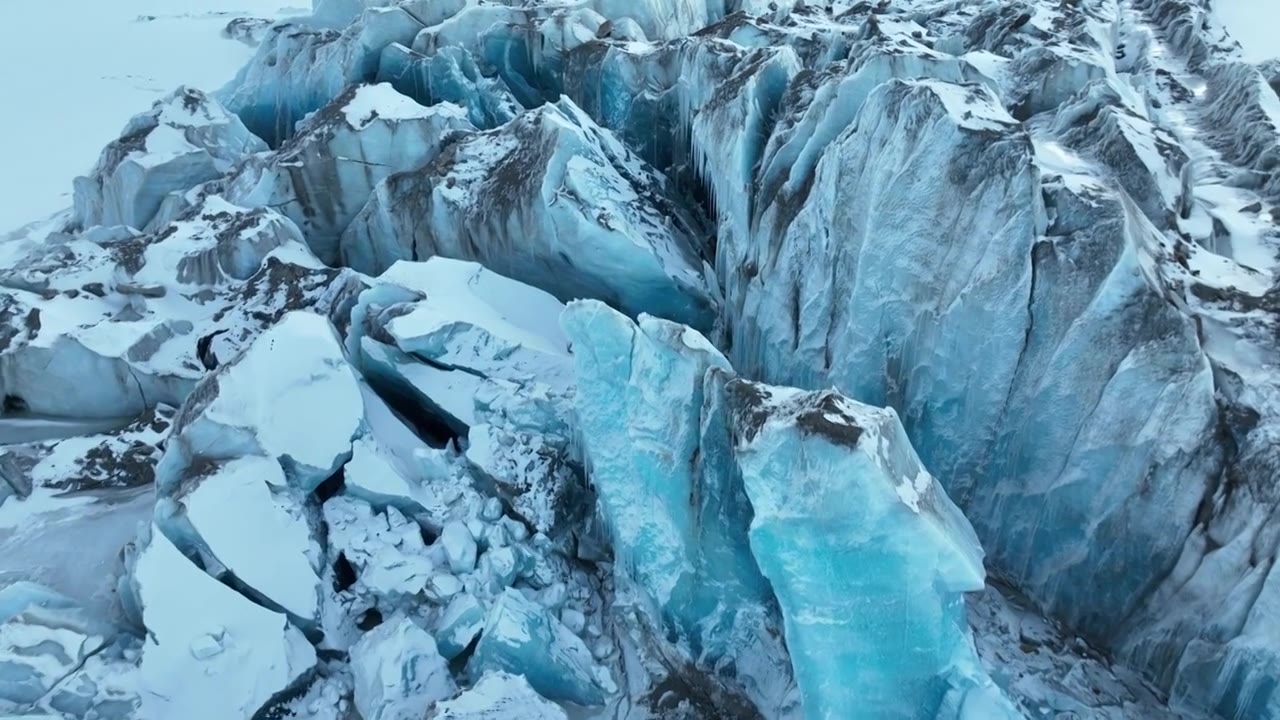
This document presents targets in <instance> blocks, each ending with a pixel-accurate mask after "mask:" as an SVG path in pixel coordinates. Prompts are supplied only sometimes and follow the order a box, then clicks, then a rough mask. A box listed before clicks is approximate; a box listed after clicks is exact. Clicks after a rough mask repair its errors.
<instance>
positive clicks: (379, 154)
mask: <svg viewBox="0 0 1280 720" xmlns="http://www.w3.org/2000/svg"><path fill="white" fill-rule="evenodd" d="M471 129H472V127H471V123H469V122H467V119H466V117H465V115H463V113H462V110H461V109H460V108H458V107H456V106H454V105H449V104H440V105H433V106H431V107H423V106H421V105H418V104H417V103H415V102H414V101H413V100H411V99H409V98H407V97H405V96H403V95H401V94H399V93H397V92H396V91H395V90H394V89H392V87H391V86H390V85H386V84H378V85H356V86H352V87H351V88H349V89H348V90H347V91H346V92H344V93H343V94H342V95H340V96H338V97H337V98H335V99H334V100H333V102H331V103H329V104H328V105H327V106H325V107H324V108H322V109H321V110H320V111H318V112H316V113H315V114H314V115H311V116H309V117H308V118H307V120H306V121H305V122H304V123H303V124H302V126H301V128H300V129H299V131H298V133H297V134H296V135H294V136H293V137H292V138H291V139H290V140H289V142H288V143H286V144H285V146H284V147H282V148H281V149H280V151H279V152H276V153H272V154H271V155H266V156H262V157H260V158H255V159H254V160H253V161H251V162H248V163H246V164H245V165H244V167H242V168H241V169H240V170H239V172H238V173H237V174H236V176H235V177H233V178H232V179H231V180H230V181H229V182H228V186H227V189H226V194H227V196H228V197H230V198H232V199H234V200H236V201H238V202H241V203H244V204H249V205H253V206H265V207H270V208H274V209H275V210H276V211H278V212H280V213H282V214H284V215H286V216H288V217H289V218H290V219H291V220H293V221H294V222H295V223H297V224H298V226H299V227H300V228H301V229H302V231H303V233H304V235H305V236H306V241H307V243H308V245H309V246H310V247H311V249H312V251H314V252H315V253H316V255H317V256H318V257H319V258H320V259H321V260H324V261H325V262H327V263H329V264H331V265H332V264H336V263H337V261H338V258H339V255H340V248H339V247H338V239H339V237H340V236H341V235H342V233H343V231H344V230H346V228H347V225H348V224H349V223H350V222H351V220H352V218H354V217H355V215H356V213H358V212H359V211H360V209H361V208H362V207H364V205H365V203H366V202H367V201H368V199H369V195H370V194H371V193H372V192H373V189H374V187H376V186H377V184H378V183H379V182H381V181H382V180H383V179H384V178H386V177H387V176H388V175H391V174H392V173H396V172H401V171H405V170H411V169H413V168H416V167H418V166H420V165H423V164H426V163H427V162H430V161H431V160H434V159H435V158H436V156H437V155H438V154H439V153H440V151H441V149H442V147H443V146H444V145H446V144H447V142H448V141H449V140H450V139H451V138H452V135H453V134H454V133H459V132H466V131H468V130H471ZM357 269H365V268H357Z"/></svg>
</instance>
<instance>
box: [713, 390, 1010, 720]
mask: <svg viewBox="0 0 1280 720" xmlns="http://www.w3.org/2000/svg"><path fill="white" fill-rule="evenodd" d="M720 377H722V376H717V375H715V374H712V376H711V379H710V380H709V381H708V387H709V388H712V389H714V391H715V392H717V393H723V395H724V397H723V399H722V400H719V402H724V403H727V408H726V412H727V414H728V416H729V418H730V420H729V422H730V425H731V427H732V433H733V440H734V455H735V456H736V458H737V462H738V465H739V467H740V469H741V472H742V484H743V487H744V488H745V490H746V494H747V497H748V498H749V499H750V502H751V508H752V510H753V511H754V515H753V517H752V519H751V549H752V552H753V554H754V555H755V557H756V559H757V560H758V561H759V563H760V569H761V571H762V572H763V573H764V575H765V577H767V578H768V579H769V582H770V584H771V585H772V588H773V591H774V592H775V593H777V596H778V602H779V604H780V605H781V606H782V612H783V617H784V618H785V620H786V636H787V647H788V648H789V650H790V651H791V658H792V663H793V665H794V667H795V670H796V680H797V682H798V683H799V685H800V695H801V698H802V701H803V703H804V707H805V713H806V716H807V717H811V718H821V717H830V718H835V717H844V716H845V713H846V712H848V708H852V707H857V708H858V709H859V710H858V712H859V714H860V715H863V716H865V717H884V718H889V717H952V718H977V717H984V718H992V719H993V720H994V719H995V718H1000V717H1005V718H1019V717H1021V715H1020V714H1019V713H1018V712H1017V711H1016V710H1014V709H1013V707H1012V706H1011V705H1009V703H1008V701H1007V700H1004V699H1003V698H1002V697H1001V692H1000V691H999V690H998V689H996V688H995V687H994V685H993V684H992V682H991V680H990V679H989V678H988V677H986V674H985V671H983V670H982V669H981V668H980V666H979V665H978V660H977V655H976V653H975V651H974V648H973V640H972V637H971V636H970V634H969V628H968V623H967V618H966V617H965V606H964V597H963V593H965V592H971V591H975V590H980V589H982V587H983V585H984V578H985V572H984V570H983V567H982V548H981V546H980V545H979V544H978V538H977V536H976V535H975V534H974V532H973V529H972V528H971V527H970V526H969V523H968V521H967V520H965V518H964V516H963V515H962V514H961V513H960V510H959V508H957V507H956V506H955V504H954V503H952V502H951V500H950V499H949V498H948V497H947V495H946V493H945V492H943V490H942V488H941V486H939V485H938V483H937V481H935V480H934V479H933V477H932V476H930V475H929V473H928V472H927V471H926V470H925V469H924V467H923V466H922V465H921V464H920V461H919V458H917V457H916V455H915V452H914V450H912V448H911V443H910V441H908V440H907V437H906V433H905V432H904V431H903V429H902V425H901V423H900V422H899V421H898V418H897V415H896V413H894V412H893V411H892V410H881V409H879V408H872V407H870V406H866V405H861V404H859V403H856V402H854V401H852V400H849V399H848V398H845V397H843V396H841V395H839V394H838V393H836V392H834V391H824V392H815V393H805V392H801V391H797V390H794V389H791V388H777V387H769V386H765V385H759V384H756V383H750V382H747V381H742V380H732V381H729V382H728V383H727V385H721V383H722V381H721V380H720V379H719V378H720ZM713 402H716V400H713ZM949 694H954V695H962V696H964V697H948V695H949ZM970 696H972V697H970ZM980 696H985V697H980Z"/></svg>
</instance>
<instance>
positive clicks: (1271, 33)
mask: <svg viewBox="0 0 1280 720" xmlns="http://www.w3.org/2000/svg"><path fill="white" fill-rule="evenodd" d="M1213 9H1214V12H1215V13H1216V14H1217V16H1218V20H1220V21H1221V22H1222V24H1223V25H1226V26H1227V32H1229V33H1231V36H1232V37H1234V38H1235V39H1236V42H1238V43H1240V47H1242V48H1243V49H1244V55H1245V59H1246V60H1249V61H1250V62H1261V61H1263V60H1270V59H1272V58H1280V3H1276V2H1274V0H1213Z"/></svg>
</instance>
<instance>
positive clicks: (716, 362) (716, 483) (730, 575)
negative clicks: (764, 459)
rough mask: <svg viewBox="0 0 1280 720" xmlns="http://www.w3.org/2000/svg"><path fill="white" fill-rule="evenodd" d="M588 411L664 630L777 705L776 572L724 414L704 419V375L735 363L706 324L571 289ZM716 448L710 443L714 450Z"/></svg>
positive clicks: (604, 489) (780, 667) (625, 573)
mask: <svg viewBox="0 0 1280 720" xmlns="http://www.w3.org/2000/svg"><path fill="white" fill-rule="evenodd" d="M562 322H563V324H564V327H565V332H566V333H567V334H568V335H569V337H570V338H571V339H572V340H573V342H574V346H575V353H574V361H575V364H576V366H577V368H578V396H577V420H578V423H579V427H580V432H581V434H582V442H583V446H584V454H585V460H586V464H587V467H588V475H589V477H590V479H591V481H592V484H593V485H594V486H595V488H596V492H597V494H598V496H599V503H600V510H601V513H602V515H603V518H604V521H605V523H606V524H607V526H608V529H609V534H610V536H611V538H612V540H613V544H614V553H615V562H616V567H615V575H616V581H617V582H618V583H619V585H620V586H621V585H623V584H624V583H628V582H629V583H634V585H635V586H636V588H637V589H638V592H639V593H641V596H642V598H643V601H642V602H641V608H646V607H651V608H652V610H651V611H650V612H651V613H652V617H650V618H648V622H649V623H651V624H653V625H654V626H655V627H654V628H653V630H652V632H654V633H655V634H656V635H658V636H659V637H662V638H664V639H665V640H666V641H667V642H669V643H671V644H672V645H674V646H675V648H676V652H675V654H676V657H677V658H681V659H682V660H683V662H684V663H686V664H689V665H691V666H692V667H694V668H696V669H697V670H698V671H699V672H705V673H711V674H712V675H722V676H723V678H724V680H725V681H726V682H727V684H728V686H729V687H734V688H736V691H737V694H739V695H745V696H746V697H747V698H749V700H750V702H751V703H752V704H755V705H757V706H759V707H760V709H761V710H762V711H764V712H766V713H767V714H769V715H773V714H776V713H777V712H779V711H781V710H783V709H784V708H785V707H786V706H787V705H788V704H789V699H788V697H787V693H788V689H789V688H788V686H789V684H790V683H789V675H790V672H789V667H788V664H787V660H786V650H785V648H784V647H782V645H781V644H780V643H777V642H771V638H776V637H777V634H778V632H777V631H778V620H779V618H778V617H777V615H776V610H775V608H774V607H773V598H772V593H771V592H770V589H769V583H768V581H767V580H766V579H765V577H764V576H763V575H761V573H760V570H759V568H757V566H756V560H755V558H754V557H752V554H751V552H750V550H749V547H748V544H747V538H746V530H747V525H748V523H749V520H750V516H751V508H750V505H749V504H748V502H747V499H746V497H745V496H744V494H743V491H742V487H741V483H740V480H739V479H738V478H737V477H736V473H735V471H734V467H733V457H732V452H731V451H730V450H729V448H727V447H725V444H726V443H727V437H726V436H725V431H724V429H723V426H722V427H721V428H719V429H718V430H719V433H718V434H717V428H716V427H715V426H714V423H712V424H711V426H710V427H709V428H708V429H707V430H706V431H705V432H706V434H707V436H708V437H707V439H706V440H705V442H706V443H707V446H706V447H705V448H704V447H703V443H704V428H703V377H704V376H705V375H706V373H707V371H708V370H709V369H711V368H718V369H720V370H729V363H728V361H727V360H726V359H725V358H724V356H723V355H721V354H720V352H719V351H718V350H716V349H715V347H714V346H713V345H712V344H711V343H710V342H708V341H707V340H706V339H705V338H704V337H703V336H702V335H700V334H699V333H698V332H697V331H695V330H692V329H690V328H689V327H687V326H683V325H678V324H676V323H673V322H670V321H666V320H660V319H657V318H651V317H647V316H644V317H641V318H640V321H639V324H636V323H635V322H633V321H631V320H630V319H628V318H627V317H626V316H625V315H622V314H621V313H619V312H618V311H616V310H613V309H611V308H609V307H608V306H606V305H604V304H603V303H599V302H590V301H580V302H577V303H573V304H571V305H570V306H569V309H568V310H567V311H566V312H565V314H564V316H563V320H562ZM704 450H705V454H704Z"/></svg>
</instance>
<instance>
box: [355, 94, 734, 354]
mask: <svg viewBox="0 0 1280 720" xmlns="http://www.w3.org/2000/svg"><path fill="white" fill-rule="evenodd" d="M665 182H666V181H665V179H664V178H663V177H661V176H660V175H658V174H657V173H656V172H655V171H654V170H653V169H652V168H650V167H647V166H646V165H645V164H644V163H643V162H642V161H641V160H640V159H639V158H638V157H636V156H635V155H634V154H632V153H631V152H630V151H629V150H627V149H626V148H625V147H624V146H623V145H622V144H621V143H619V142H618V141H617V140H616V139H614V138H613V137H612V136H610V135H609V134H608V133H606V132H605V131H604V130H603V129H602V128H600V127H599V126H598V125H596V124H595V122H594V121H592V120H591V118H589V117H588V116H587V115H586V114H585V113H584V112H582V111H581V110H580V109H579V108H578V107H577V106H575V105H574V104H573V103H572V102H570V101H568V100H562V101H561V102H559V103H557V104H554V105H544V106H543V107H541V108H538V109H536V110H531V111H528V112H527V113H525V114H523V115H521V116H519V117H517V118H516V119H514V120H512V121H511V122H510V123H508V124H507V125H504V126H502V127H501V128H498V129H495V130H492V131H489V132H486V133H480V134H476V135H472V136H469V137H467V138H464V139H462V140H459V141H458V142H456V143H454V144H453V145H451V146H450V147H449V148H448V149H447V150H446V151H445V152H444V153H442V154H441V156H440V157H439V158H438V159H437V160H436V161H435V162H433V163H430V164H428V165H426V166H425V167H423V168H420V169H417V170H413V171H409V172H405V173H398V174H394V175H392V176H390V177H389V178H388V179H387V180H386V181H385V182H384V183H383V184H382V185H381V186H379V188H378V189H377V190H376V191H375V192H374V194H373V196H372V197H371V198H370V199H369V204H368V205H367V206H366V207H365V208H364V209H363V210H362V211H361V212H360V214H359V215H358V216H357V217H356V219H355V220H354V221H353V222H352V223H351V226H350V227H349V228H348V230H347V232H346V233H345V234H344V236H343V238H342V241H341V245H342V248H343V253H344V259H345V261H346V262H349V263H351V264H352V265H353V267H357V268H360V269H362V270H364V271H366V272H377V271H380V270H382V269H384V268H385V267H386V266H387V265H388V264H389V263H390V262H392V261H394V260H396V259H416V258H425V257H430V256H431V255H443V256H445V257H451V258H457V259H461V260H473V261H477V262H480V263H482V264H484V265H485V266H486V267H488V268H489V269H490V270H493V271H495V272H497V273H500V274H502V275H506V276H508V277H511V278H513V279H515V280H519V281H521V282H524V283H527V284H529V285H533V286H534V287H537V288H541V289H543V290H545V291H547V292H550V293H551V294H553V295H555V296H556V297H558V298H559V299H561V300H562V301H563V300H571V299H573V298H576V297H591V298H598V299H602V300H606V301H608V302H610V303H612V304H614V305H617V306H618V307H620V308H622V309H623V310H624V311H626V312H628V313H630V314H637V313H640V312H649V313H651V314H655V315H660V316H663V317H668V318H671V319H674V320H678V321H682V322H687V323H689V324H691V325H694V326H696V327H702V328H706V327H709V325H710V323H711V320H712V317H713V315H714V312H715V307H716V302H715V294H714V291H713V290H712V286H711V283H710V282H709V279H708V278H707V276H706V274H705V271H704V260H703V259H702V256H701V253H702V238H701V236H700V230H699V226H698V225H697V223H696V221H695V220H694V216H693V215H692V214H691V213H690V212H689V211H688V210H687V209H686V208H684V207H681V206H680V204H679V203H677V202H675V201H673V200H671V199H670V195H669V194H668V192H667V191H666V189H665V187H664V185H665ZM408 207H413V208H415V210H414V211H413V212H412V213H406V212H404V211H403V210H404V209H405V208H408ZM481 208H485V210H484V211H483V212H482V211H481V210H480V209H481ZM424 219H425V220H424ZM375 258H377V260H376V261H375Z"/></svg>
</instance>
